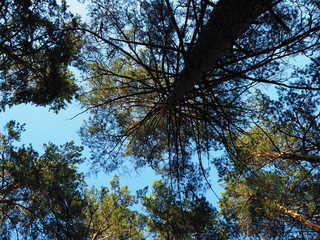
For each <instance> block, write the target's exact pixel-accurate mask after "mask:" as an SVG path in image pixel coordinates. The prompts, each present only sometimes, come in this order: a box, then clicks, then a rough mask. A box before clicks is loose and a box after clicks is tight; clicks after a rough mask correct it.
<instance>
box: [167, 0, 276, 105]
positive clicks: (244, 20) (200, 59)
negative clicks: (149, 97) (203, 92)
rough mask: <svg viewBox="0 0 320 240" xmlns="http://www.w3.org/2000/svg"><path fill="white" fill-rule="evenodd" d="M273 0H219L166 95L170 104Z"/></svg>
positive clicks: (192, 83) (230, 45) (223, 52)
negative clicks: (174, 83) (170, 91)
mask: <svg viewBox="0 0 320 240" xmlns="http://www.w3.org/2000/svg"><path fill="white" fill-rule="evenodd" d="M273 2H274V0H259V1H257V0H220V1H219V2H218V4H217V5H216V6H215V8H214V10H213V11H212V13H211V14H210V19H209V20H208V22H207V23H206V25H205V27H204V29H203V31H202V32H201V34H200V36H199V38H198V40H197V42H196V44H195V46H194V48H193V50H192V51H191V53H190V55H189V57H188V59H187V61H186V63H185V66H184V69H183V71H182V72H181V74H180V77H178V78H177V79H176V85H175V87H174V89H173V91H172V93H171V95H170V96H169V97H168V99H167V106H171V105H174V104H177V102H178V100H179V99H180V98H181V97H182V96H183V95H184V94H186V93H188V92H189V91H191V90H192V87H193V86H194V85H195V84H196V83H197V82H198V81H199V80H200V79H201V78H202V76H203V74H204V73H206V72H207V71H209V70H211V69H212V68H213V66H214V64H215V63H216V62H217V61H218V60H219V59H220V58H221V57H223V56H224V55H225V54H226V52H227V51H228V50H230V49H231V48H232V43H233V41H234V40H236V39H237V38H239V37H240V35H241V34H243V33H244V32H245V31H246V30H248V28H249V27H250V25H251V24H252V23H253V22H254V20H255V19H256V18H257V17H259V16H260V15H261V14H263V13H264V12H265V11H267V10H268V9H270V8H271V7H272V4H273Z"/></svg>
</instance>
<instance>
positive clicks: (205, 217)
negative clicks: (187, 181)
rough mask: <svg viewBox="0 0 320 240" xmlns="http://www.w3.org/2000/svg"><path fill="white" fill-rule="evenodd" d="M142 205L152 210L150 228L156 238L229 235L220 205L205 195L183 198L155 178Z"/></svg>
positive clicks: (149, 218)
mask: <svg viewBox="0 0 320 240" xmlns="http://www.w3.org/2000/svg"><path fill="white" fill-rule="evenodd" d="M142 205H143V206H144V207H145V211H146V212H147V213H148V215H147V217H148V221H147V226H148V231H149V232H150V233H151V234H152V235H153V237H154V238H155V239H199V240H200V239H227V238H226V236H227V235H226V232H225V231H224V230H223V229H222V228H221V225H219V224H221V223H220V222H219V219H218V217H217V211H216V209H215V208H213V207H212V206H211V205H210V204H209V203H208V202H207V201H206V199H205V198H204V197H197V196H193V198H192V199H188V198H182V199H180V200H179V195H178V193H176V192H174V191H173V190H172V189H171V188H169V187H168V186H166V184H165V183H164V182H162V181H155V182H154V184H153V191H152V194H151V195H150V196H145V197H144V198H143V203H142Z"/></svg>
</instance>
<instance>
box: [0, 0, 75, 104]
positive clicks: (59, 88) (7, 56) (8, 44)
mask: <svg viewBox="0 0 320 240" xmlns="http://www.w3.org/2000/svg"><path fill="white" fill-rule="evenodd" d="M0 12H1V14H0V77H1V81H0V90H1V95H0V97H1V98H0V107H1V110H4V109H5V107H11V106H13V105H15V104H20V103H33V104H36V105H38V106H45V105H51V108H52V109H54V110H59V109H61V108H63V107H64V106H65V104H66V102H71V100H72V97H73V96H74V95H75V93H76V90H77V86H76V84H75V79H74V77H73V74H72V72H71V71H70V70H69V69H68V67H69V66H70V64H71V62H72V61H74V60H75V59H76V58H77V56H78V54H79V48H80V46H81V37H80V34H79V33H77V32H74V31H68V30H67V29H68V28H70V27H75V26H78V25H79V18H78V17H74V16H73V15H72V14H71V13H69V12H68V11H67V7H66V2H65V1H62V3H61V5H58V4H57V2H56V1H55V0H47V1H35V0H21V1H16V0H14V1H13V0H4V1H1V4H0Z"/></svg>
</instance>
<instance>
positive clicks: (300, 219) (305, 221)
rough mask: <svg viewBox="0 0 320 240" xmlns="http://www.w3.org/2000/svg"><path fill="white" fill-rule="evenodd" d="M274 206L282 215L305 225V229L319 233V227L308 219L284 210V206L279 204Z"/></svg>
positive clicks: (297, 213)
mask: <svg viewBox="0 0 320 240" xmlns="http://www.w3.org/2000/svg"><path fill="white" fill-rule="evenodd" d="M276 206H277V207H278V208H279V210H281V211H282V212H283V213H285V214H287V215H289V216H290V217H292V218H293V219H294V220H296V221H297V222H300V223H301V224H303V225H305V226H306V227H308V228H310V229H311V230H313V231H315V232H318V233H320V225H319V224H315V223H314V222H312V221H311V220H309V219H306V218H305V217H304V216H302V215H301V214H300V213H299V212H298V211H296V210H292V209H289V208H286V207H284V206H281V205H280V204H276Z"/></svg>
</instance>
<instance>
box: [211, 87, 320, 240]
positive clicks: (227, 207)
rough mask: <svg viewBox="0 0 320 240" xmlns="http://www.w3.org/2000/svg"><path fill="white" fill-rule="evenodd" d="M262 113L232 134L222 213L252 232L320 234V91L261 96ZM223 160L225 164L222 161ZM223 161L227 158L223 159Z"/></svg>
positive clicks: (279, 235)
mask: <svg viewBox="0 0 320 240" xmlns="http://www.w3.org/2000/svg"><path fill="white" fill-rule="evenodd" d="M257 102H260V106H259V105H257V108H258V109H259V108H260V109H261V113H260V115H259V116H258V117H257V118H256V119H255V121H254V124H253V125H252V127H251V128H250V129H249V130H248V131H246V133H245V134H239V135H238V136H237V137H235V135H233V137H232V138H231V139H230V145H231V146H233V149H232V150H231V148H230V149H229V150H230V152H229V156H228V160H227V161H230V160H232V162H233V163H234V164H233V166H232V168H231V167H229V168H228V171H227V172H224V173H222V172H221V174H222V175H224V176H225V177H224V181H225V190H226V191H225V193H224V194H223V199H222V200H221V202H220V206H221V209H222V213H223V214H224V215H225V216H226V218H227V219H229V220H230V221H233V223H234V225H235V228H238V229H240V231H241V232H242V233H244V234H245V235H246V236H253V237H261V238H263V239H267V238H269V239H270V238H271V239H291V238H295V237H301V238H303V239H315V238H317V237H319V232H320V222H319V217H318V216H319V213H320V212H319V207H318V206H319V201H320V198H319V190H320V185H319V176H320V175H319V164H320V158H319V151H320V148H319V143H318V142H319V141H318V139H319V133H320V132H319V129H320V128H319V109H318V103H319V96H318V95H317V94H315V95H312V94H310V93H308V94H307V93H306V92H305V91H293V90H290V91H285V93H283V95H280V96H279V101H271V100H269V99H268V98H267V97H265V96H263V95H260V96H259V98H257V99H256V101H255V103H257ZM217 164H219V163H217ZM220 164H222V163H220Z"/></svg>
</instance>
